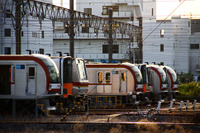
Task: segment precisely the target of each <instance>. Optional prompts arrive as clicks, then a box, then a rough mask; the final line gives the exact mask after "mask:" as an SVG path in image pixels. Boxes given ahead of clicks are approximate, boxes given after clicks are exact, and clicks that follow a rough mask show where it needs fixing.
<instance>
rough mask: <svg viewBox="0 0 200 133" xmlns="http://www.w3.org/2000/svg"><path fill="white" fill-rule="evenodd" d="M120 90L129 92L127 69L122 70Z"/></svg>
mask: <svg viewBox="0 0 200 133" xmlns="http://www.w3.org/2000/svg"><path fill="white" fill-rule="evenodd" d="M120 88H121V89H120V90H121V91H120V92H121V93H126V92H127V72H126V71H121V76H120Z"/></svg>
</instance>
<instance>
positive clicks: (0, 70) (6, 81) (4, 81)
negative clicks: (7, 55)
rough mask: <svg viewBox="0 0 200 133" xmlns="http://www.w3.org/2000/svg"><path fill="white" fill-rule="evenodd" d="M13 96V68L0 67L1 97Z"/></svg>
mask: <svg viewBox="0 0 200 133" xmlns="http://www.w3.org/2000/svg"><path fill="white" fill-rule="evenodd" d="M10 94H11V66H10V65H0V95H10Z"/></svg>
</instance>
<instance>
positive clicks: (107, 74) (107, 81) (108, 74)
mask: <svg viewBox="0 0 200 133" xmlns="http://www.w3.org/2000/svg"><path fill="white" fill-rule="evenodd" d="M106 83H110V72H106Z"/></svg>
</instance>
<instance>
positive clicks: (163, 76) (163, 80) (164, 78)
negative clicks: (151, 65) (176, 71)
mask: <svg viewBox="0 0 200 133" xmlns="http://www.w3.org/2000/svg"><path fill="white" fill-rule="evenodd" d="M157 70H158V72H159V73H160V76H161V80H162V83H166V82H167V78H166V73H165V71H164V70H163V69H162V68H161V67H157Z"/></svg>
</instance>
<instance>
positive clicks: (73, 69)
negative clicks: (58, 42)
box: [51, 56, 89, 100]
mask: <svg viewBox="0 0 200 133" xmlns="http://www.w3.org/2000/svg"><path fill="white" fill-rule="evenodd" d="M51 58H52V59H53V61H54V62H55V63H56V65H57V67H58V69H59V72H60V74H61V75H60V77H61V90H62V94H63V98H68V99H70V100H75V98H77V97H83V96H84V95H86V94H87V92H88V84H89V81H88V76H87V71H86V66H85V62H84V60H83V59H81V58H72V57H71V56H65V57H51Z"/></svg>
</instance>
